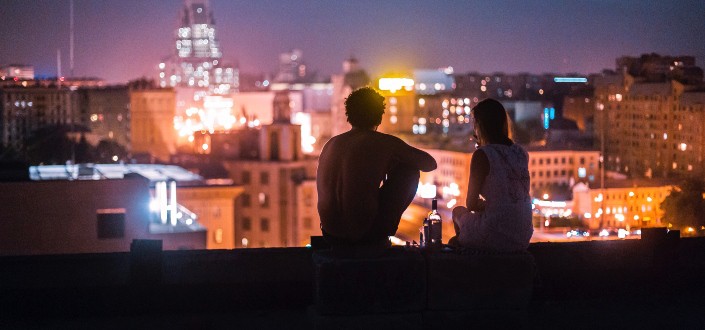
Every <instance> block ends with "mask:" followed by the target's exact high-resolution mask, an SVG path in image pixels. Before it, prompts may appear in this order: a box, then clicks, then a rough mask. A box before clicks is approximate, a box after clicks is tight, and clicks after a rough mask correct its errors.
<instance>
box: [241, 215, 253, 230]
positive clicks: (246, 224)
mask: <svg viewBox="0 0 705 330" xmlns="http://www.w3.org/2000/svg"><path fill="white" fill-rule="evenodd" d="M242 230H244V231H249V230H252V220H250V218H248V217H244V218H242Z"/></svg>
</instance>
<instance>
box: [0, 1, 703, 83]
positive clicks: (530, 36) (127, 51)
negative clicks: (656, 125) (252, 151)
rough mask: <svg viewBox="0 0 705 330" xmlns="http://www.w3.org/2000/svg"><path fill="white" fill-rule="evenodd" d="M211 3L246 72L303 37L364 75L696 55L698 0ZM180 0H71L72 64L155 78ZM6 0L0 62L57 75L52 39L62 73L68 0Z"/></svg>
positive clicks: (327, 66) (315, 51) (226, 48)
mask: <svg viewBox="0 0 705 330" xmlns="http://www.w3.org/2000/svg"><path fill="white" fill-rule="evenodd" d="M209 3H210V7H211V8H212V10H213V14H214V17H215V24H216V26H217V28H218V31H219V35H220V39H221V44H222V52H223V60H224V62H228V63H232V64H235V65H236V66H238V67H239V68H240V70H241V72H245V73H248V72H252V73H257V72H271V73H274V72H276V66H277V56H278V54H279V53H282V52H287V51H290V50H291V49H301V50H302V51H303V59H304V62H305V63H307V64H309V70H310V71H311V72H318V73H319V74H321V75H322V76H324V77H325V76H327V75H330V74H333V73H337V72H340V70H341V68H340V66H341V62H342V60H343V59H345V58H348V57H349V56H351V55H353V56H356V57H357V58H359V59H360V61H361V64H362V66H363V67H365V68H367V69H368V70H369V71H370V72H371V73H372V74H373V75H381V74H388V73H391V72H405V71H408V70H411V69H414V68H438V67H443V66H453V67H454V68H455V70H456V72H468V71H479V72H498V71H501V72H506V73H516V72H530V73H543V72H555V73H568V72H578V73H582V74H588V73H594V72H599V71H600V70H602V69H613V68H614V59H615V58H617V57H619V56H622V55H629V56H638V55H639V54H642V53H651V52H657V53H661V54H665V55H692V56H695V57H696V60H697V64H698V65H702V63H703V62H704V61H705V53H703V49H702V48H701V47H699V45H698V42H697V41H698V40H699V38H700V37H699V36H701V35H703V34H704V33H705V21H703V20H702V19H701V15H700V13H702V12H703V10H705V2H702V1H680V2H678V3H677V4H671V3H648V4H642V3H641V2H638V1H628V2H620V3H612V2H610V1H590V2H584V3H568V4H565V3H559V2H554V1H540V2H539V1H532V2H518V1H506V2H501V3H495V2H492V3H490V2H487V3H456V2H450V1H448V2H442V3H440V4H439V3H436V2H433V3H431V2H420V1H418V2H413V3H411V4H410V5H407V4H408V3H407V2H404V3H401V2H391V3H390V2H384V3H376V2H356V3H354V4H340V3H326V2H318V1H311V2H305V3H288V2H281V1H271V2H267V3H248V2H226V1H216V0H211V1H209ZM182 6H183V1H181V0H173V1H168V2H157V3H151V2H149V3H145V2H141V1H123V2H119V3H118V2H96V1H75V2H74V13H75V61H74V63H75V65H74V76H93V77H98V78H101V79H104V80H106V81H107V82H109V83H121V82H126V81H127V80H131V79H136V78H139V77H142V76H146V77H148V78H155V76H156V74H157V73H158V69H157V65H158V63H159V62H160V61H161V60H162V59H163V58H165V57H166V56H168V55H170V54H171V52H172V51H173V43H174V40H175V36H174V29H175V28H176V27H177V25H178V14H179V11H180V9H181V8H182ZM3 7H5V9H6V10H3V11H2V12H0V31H1V32H0V42H1V43H2V44H3V45H6V46H4V47H2V48H1V49H0V63H2V64H10V63H18V64H29V65H33V66H34V67H35V71H36V73H37V75H39V76H54V75H56V62H57V60H56V56H57V54H56V53H57V49H61V53H62V73H63V75H65V76H68V75H70V73H69V70H70V67H69V60H68V57H69V49H68V45H69V1H57V2H50V1H12V0H11V1H7V2H5V3H4V6H3ZM89 27H90V28H89ZM547 31H550V32H551V33H546V32H547ZM25 36H28V37H29V38H27V37H25ZM7 45H9V47H7ZM126 58H129V59H130V61H129V62H127V63H126V62H125V61H124V59H126ZM115 63H120V64H118V65H115Z"/></svg>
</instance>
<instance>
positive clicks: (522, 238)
mask: <svg viewBox="0 0 705 330" xmlns="http://www.w3.org/2000/svg"><path fill="white" fill-rule="evenodd" d="M472 117H473V120H474V123H475V140H476V141H477V144H478V146H479V147H478V149H477V150H476V151H475V152H474V153H473V155H472V159H471V161H470V182H469V185H468V195H467V200H466V205H467V207H465V206H458V207H456V208H454V209H453V225H454V227H455V233H456V237H454V238H452V239H451V244H455V245H460V246H462V247H472V248H478V249H484V250H494V251H506V252H511V251H519V250H525V249H526V248H527V247H528V246H529V240H530V239H531V235H532V234H533V231H534V230H533V226H532V223H531V198H530V197H529V156H528V154H527V152H526V151H525V150H524V149H522V148H521V147H520V146H519V145H517V144H515V143H514V142H513V141H512V140H511V139H510V138H509V125H508V122H507V112H506V110H505V109H504V107H503V106H502V104H501V103H499V102H498V101H497V100H493V99H485V100H483V101H481V102H480V103H478V104H477V105H476V106H475V107H474V108H473V109H472Z"/></svg>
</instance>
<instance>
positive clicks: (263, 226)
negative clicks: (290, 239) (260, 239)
mask: <svg viewBox="0 0 705 330" xmlns="http://www.w3.org/2000/svg"><path fill="white" fill-rule="evenodd" d="M259 225H260V230H262V231H263V232H265V233H268V232H269V219H267V218H262V219H260V223H259Z"/></svg>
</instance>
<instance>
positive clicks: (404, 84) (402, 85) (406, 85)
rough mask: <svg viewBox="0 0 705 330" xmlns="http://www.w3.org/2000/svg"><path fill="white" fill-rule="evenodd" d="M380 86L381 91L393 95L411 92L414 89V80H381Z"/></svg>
mask: <svg viewBox="0 0 705 330" xmlns="http://www.w3.org/2000/svg"><path fill="white" fill-rule="evenodd" d="M378 86H379V89H380V90H383V91H389V92H392V93H394V92H396V91H400V90H406V91H410V90H412V89H413V88H414V80H413V79H410V78H380V79H379V84H378Z"/></svg>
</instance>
